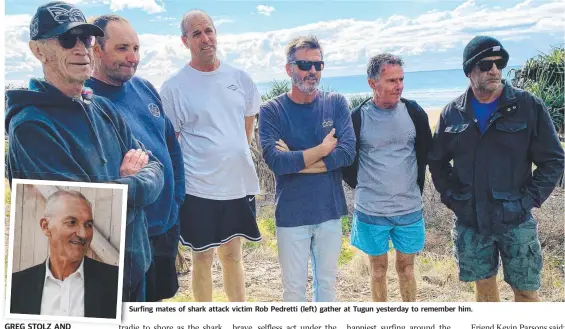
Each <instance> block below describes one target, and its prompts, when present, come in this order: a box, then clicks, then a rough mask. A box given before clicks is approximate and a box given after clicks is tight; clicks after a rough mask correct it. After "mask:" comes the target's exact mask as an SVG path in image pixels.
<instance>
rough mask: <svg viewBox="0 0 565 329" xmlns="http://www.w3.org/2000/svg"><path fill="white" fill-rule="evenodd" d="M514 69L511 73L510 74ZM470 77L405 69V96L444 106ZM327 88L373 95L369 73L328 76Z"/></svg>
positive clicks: (323, 83) (428, 106)
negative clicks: (368, 79)
mask: <svg viewBox="0 0 565 329" xmlns="http://www.w3.org/2000/svg"><path fill="white" fill-rule="evenodd" d="M519 68H520V66H510V67H507V68H505V69H504V70H503V71H502V77H503V78H504V79H511V78H512V77H513V73H514V72H513V71H512V69H519ZM508 73H510V75H508ZM468 85H469V79H468V78H467V77H466V76H465V74H464V73H463V70H462V69H456V70H441V71H420V72H405V73H404V91H403V93H402V96H403V97H404V98H408V99H413V100H415V101H417V102H418V104H420V106H422V107H423V108H425V109H432V108H434V109H435V108H441V107H443V106H445V105H446V104H447V103H448V102H449V101H451V100H453V99H454V98H455V97H457V96H459V95H461V94H462V93H463V92H464V91H465V90H466V89H467V87H468ZM269 86H270V83H269V82H263V83H258V84H257V88H258V89H259V92H260V93H261V94H264V93H265V92H267V91H268V90H269ZM320 87H321V88H322V89H324V90H331V91H335V92H338V93H341V94H343V95H344V96H346V97H351V96H353V95H358V94H363V95H371V93H372V92H371V88H369V85H368V84H367V77H366V75H352V76H342V77H329V78H324V76H323V75H322V80H321V82H320Z"/></svg>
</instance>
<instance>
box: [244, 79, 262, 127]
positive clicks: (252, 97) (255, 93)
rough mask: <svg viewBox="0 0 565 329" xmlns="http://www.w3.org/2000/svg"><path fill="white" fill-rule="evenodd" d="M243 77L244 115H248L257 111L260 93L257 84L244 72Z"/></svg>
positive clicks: (259, 104)
mask: <svg viewBox="0 0 565 329" xmlns="http://www.w3.org/2000/svg"><path fill="white" fill-rule="evenodd" d="M244 75H245V78H244V81H245V103H246V106H245V116H246V117H250V116H254V115H256V114H257V113H259V110H260V107H261V94H260V93H259V89H257V85H256V84H255V82H253V80H252V79H251V77H250V76H248V75H247V74H246V73H244Z"/></svg>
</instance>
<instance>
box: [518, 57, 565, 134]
mask: <svg viewBox="0 0 565 329" xmlns="http://www.w3.org/2000/svg"><path fill="white" fill-rule="evenodd" d="M512 71H514V72H513V73H515V76H514V78H513V79H512V84H513V85H514V86H515V87H517V88H520V89H524V90H527V91H529V92H531V93H532V94H534V95H536V96H537V97H539V98H541V99H542V101H543V102H544V103H545V105H546V106H547V108H548V110H549V113H550V115H551V119H552V120H553V124H554V125H555V129H556V130H557V132H558V133H559V136H561V138H563V133H564V131H563V129H564V127H563V124H564V121H563V111H564V110H565V106H564V99H565V96H564V88H565V81H564V80H565V48H564V47H563V46H560V47H554V48H553V50H552V51H551V52H550V53H549V54H543V53H541V54H539V55H537V56H536V57H534V58H530V59H529V60H528V61H527V62H526V64H525V65H524V67H522V68H521V69H518V70H512Z"/></svg>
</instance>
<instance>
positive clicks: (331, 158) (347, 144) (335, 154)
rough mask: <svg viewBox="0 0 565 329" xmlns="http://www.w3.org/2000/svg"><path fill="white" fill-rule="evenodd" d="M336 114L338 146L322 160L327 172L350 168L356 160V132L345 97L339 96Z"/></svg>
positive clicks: (335, 125)
mask: <svg viewBox="0 0 565 329" xmlns="http://www.w3.org/2000/svg"><path fill="white" fill-rule="evenodd" d="M334 106H335V107H336V108H335V113H337V115H336V116H335V118H334V120H335V124H334V127H335V134H336V136H337V146H336V147H335V149H334V150H333V151H332V152H331V153H330V154H328V156H326V157H324V158H323V159H322V160H323V161H324V164H325V165H326V169H327V171H333V170H336V169H339V168H342V167H346V166H349V165H351V164H352V163H353V160H354V159H355V154H356V151H355V142H356V138H355V132H354V131H353V125H352V124H351V115H350V114H349V107H348V106H347V100H346V99H345V97H343V96H341V95H339V97H338V98H337V102H336V104H335V105H334Z"/></svg>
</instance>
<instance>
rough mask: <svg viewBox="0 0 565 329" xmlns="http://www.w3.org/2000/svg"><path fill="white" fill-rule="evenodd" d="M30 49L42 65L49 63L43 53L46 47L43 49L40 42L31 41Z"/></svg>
mask: <svg viewBox="0 0 565 329" xmlns="http://www.w3.org/2000/svg"><path fill="white" fill-rule="evenodd" d="M29 49H30V50H31V52H32V53H33V56H35V58H37V59H38V60H39V61H40V62H41V63H42V64H45V62H47V57H46V56H45V54H44V53H43V51H44V47H41V45H40V44H39V41H35V40H30V41H29Z"/></svg>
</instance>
